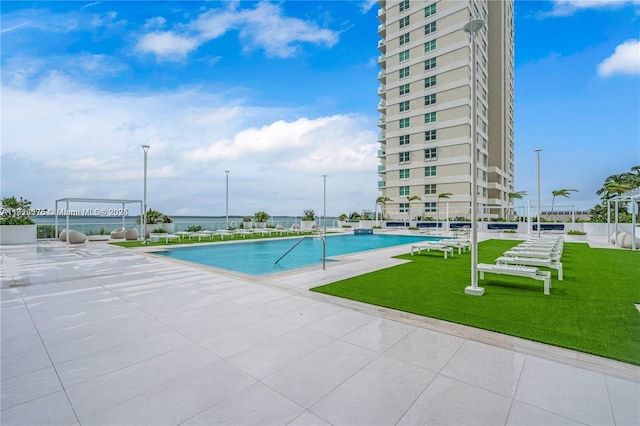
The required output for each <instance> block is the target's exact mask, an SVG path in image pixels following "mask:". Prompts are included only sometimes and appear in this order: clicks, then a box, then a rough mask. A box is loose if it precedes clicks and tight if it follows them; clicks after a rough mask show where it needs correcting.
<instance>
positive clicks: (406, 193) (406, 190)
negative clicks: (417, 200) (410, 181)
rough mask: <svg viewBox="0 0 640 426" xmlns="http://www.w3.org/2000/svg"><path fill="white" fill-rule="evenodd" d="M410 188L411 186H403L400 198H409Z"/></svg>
mask: <svg viewBox="0 0 640 426" xmlns="http://www.w3.org/2000/svg"><path fill="white" fill-rule="evenodd" d="M409 188H410V187H409V186H401V187H400V196H401V197H402V196H405V197H408V196H409V194H410V192H409Z"/></svg>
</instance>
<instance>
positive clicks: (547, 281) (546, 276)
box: [478, 263, 551, 296]
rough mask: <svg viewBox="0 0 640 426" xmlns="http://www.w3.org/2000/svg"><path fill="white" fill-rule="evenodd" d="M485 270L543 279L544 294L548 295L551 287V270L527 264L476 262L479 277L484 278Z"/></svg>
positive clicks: (493, 272)
mask: <svg viewBox="0 0 640 426" xmlns="http://www.w3.org/2000/svg"><path fill="white" fill-rule="evenodd" d="M485 272H488V273H492V274H498V275H512V276H517V277H527V278H533V279H534V280H541V281H544V294H545V295H547V296H548V295H549V289H550V288H551V272H549V271H539V270H538V268H533V267H528V266H512V265H491V264H487V263H478V273H479V274H480V279H481V280H484V274H485Z"/></svg>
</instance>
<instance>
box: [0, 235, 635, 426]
mask: <svg viewBox="0 0 640 426" xmlns="http://www.w3.org/2000/svg"><path fill="white" fill-rule="evenodd" d="M398 250H400V251H404V252H406V251H407V250H406V248H405V249H404V250H403V249H398V248H396V249H389V250H386V251H382V252H376V253H369V254H366V255H362V254H361V255H354V256H350V257H349V259H348V260H345V261H344V262H336V263H333V264H332V265H331V266H330V267H328V269H327V270H326V271H321V270H319V269H313V270H311V271H306V272H302V273H290V274H286V275H282V276H279V277H277V278H270V279H266V280H256V279H246V278H244V277H239V276H233V275H229V274H221V273H216V272H212V271H211V270H210V269H206V268H198V267H193V266H188V265H185V264H182V263H177V262H172V261H169V260H165V259H158V258H156V257H153V256H150V255H147V254H140V253H134V252H133V251H132V250H126V249H121V248H118V247H112V246H109V245H107V244H103V243H91V244H86V245H83V246H82V247H71V248H67V247H65V246H63V245H61V244H60V243H42V244H38V245H37V246H36V245H30V246H15V247H6V246H5V247H2V264H1V267H2V269H1V276H0V281H1V284H2V289H1V290H0V297H1V299H0V300H1V311H2V323H1V326H2V328H1V331H2V342H1V343H2V345H1V356H2V383H1V408H2V411H1V416H2V417H1V421H0V423H1V424H2V425H17V424H22V425H201V424H203V425H204V424H219V425H249V424H257V425H311V424H315V425H326V424H333V425H394V424H401V425H404V424H419V425H431V424H433V425H442V424H454V425H464V424H476V425H477V424H486V425H525V424H526V425H543V424H544V425H550V424H592V425H613V424H617V425H638V424H640V409H639V406H640V384H639V382H640V369H639V368H638V367H636V366H632V365H629V364H624V363H618V362H614V361H610V360H605V359H602V358H598V357H594V356H589V355H586V354H581V353H577V352H573V351H568V350H564V349H558V348H554V347H550V346H547V345H541V344H537V343H532V342H528V341H525V340H522V339H517V338H512V337H508V336H504V335H500V334H497V333H490V332H485V331H481V330H477V329H473V328H470V327H463V326H459V325H455V324H450V323H446V322H442V321H437V320H432V319H429V318H423V317H418V316H413V315H409V314H404V313H399V312H395V311H391V310H386V309H383V308H378V307H372V306H368V305H364V304H360V303H356V302H348V301H344V300H341V299H337V298H331V297H328V296H325V295H320V294H315V293H312V292H309V291H307V288H309V287H313V286H315V285H318V284H320V283H323V282H328V281H333V280H335V279H338V278H341V277H345V276H348V275H353V274H358V273H361V272H363V271H367V270H369V269H370V268H372V266H375V267H385V266H391V265H392V264H395V263H397V262H400V261H399V260H395V259H389V255H390V254H393V253H395V252H397V251H398Z"/></svg>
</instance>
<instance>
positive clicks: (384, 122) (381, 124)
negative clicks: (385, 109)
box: [378, 117, 387, 129]
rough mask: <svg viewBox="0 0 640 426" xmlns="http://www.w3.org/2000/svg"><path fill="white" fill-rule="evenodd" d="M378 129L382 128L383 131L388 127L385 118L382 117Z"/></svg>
mask: <svg viewBox="0 0 640 426" xmlns="http://www.w3.org/2000/svg"><path fill="white" fill-rule="evenodd" d="M378 127H381V128H383V129H384V128H386V127H387V120H386V118H385V117H380V119H379V120H378Z"/></svg>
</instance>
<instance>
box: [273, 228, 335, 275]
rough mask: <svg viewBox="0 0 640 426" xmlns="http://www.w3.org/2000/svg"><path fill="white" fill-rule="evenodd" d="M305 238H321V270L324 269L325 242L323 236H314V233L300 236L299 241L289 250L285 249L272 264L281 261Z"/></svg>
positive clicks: (325, 257)
mask: <svg viewBox="0 0 640 426" xmlns="http://www.w3.org/2000/svg"><path fill="white" fill-rule="evenodd" d="M307 238H319V239H321V240H322V270H325V269H326V259H327V256H326V253H327V242H326V241H325V239H324V237H321V236H315V235H314V236H310V235H306V236H304V237H302V238H300V241H298V242H297V243H295V244H294V245H293V247H291V248H290V249H289V250H287V252H286V253H285V254H283V255H282V256H280V257H279V258H278V260H276V261H275V262H274V263H273V264H274V265H275V264H277V263H278V262H280V261H281V260H282V259H283V258H284V257H285V256H286V255H288V254H289V253H291V251H292V250H293V249H294V248H296V247H298V244H300V243H301V242H303V241H304V240H305V239H307Z"/></svg>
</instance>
